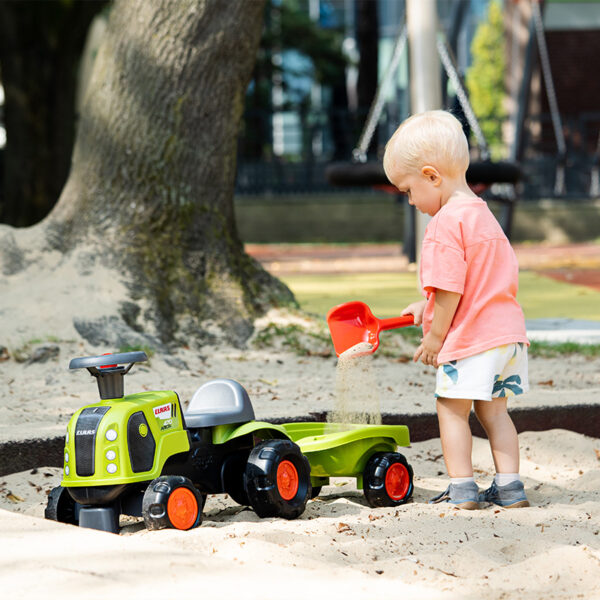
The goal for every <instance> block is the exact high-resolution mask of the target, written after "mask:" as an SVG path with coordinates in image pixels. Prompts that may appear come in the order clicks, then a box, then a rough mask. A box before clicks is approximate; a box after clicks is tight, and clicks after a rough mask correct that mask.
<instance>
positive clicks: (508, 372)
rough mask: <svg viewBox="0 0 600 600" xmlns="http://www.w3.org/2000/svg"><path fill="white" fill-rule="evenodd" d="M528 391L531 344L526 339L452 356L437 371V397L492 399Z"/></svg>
mask: <svg viewBox="0 0 600 600" xmlns="http://www.w3.org/2000/svg"><path fill="white" fill-rule="evenodd" d="M527 391H529V377H528V375H527V345H526V344H523V343H516V344H506V345H505V346H498V347H497V348H492V349H490V350H486V351H485V352H482V353H481V354H474V355H473V356H468V357H467V358H462V359H459V360H452V361H450V362H447V363H444V364H442V365H440V366H439V367H438V369H437V373H436V386H435V397H436V398H438V397H442V398H465V399H468V400H492V399H493V398H506V397H508V396H516V395H518V394H523V393H525V392H527Z"/></svg>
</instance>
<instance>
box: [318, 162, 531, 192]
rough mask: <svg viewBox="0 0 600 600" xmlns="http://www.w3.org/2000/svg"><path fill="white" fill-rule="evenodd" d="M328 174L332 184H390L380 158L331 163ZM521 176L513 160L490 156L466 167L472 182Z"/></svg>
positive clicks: (486, 182)
mask: <svg viewBox="0 0 600 600" xmlns="http://www.w3.org/2000/svg"><path fill="white" fill-rule="evenodd" d="M325 177H326V178H327V181H329V183H331V184H332V185H339V186H345V187H375V186H388V185H390V182H389V180H388V178H387V177H386V175H385V171H384V170H383V165H382V164H381V163H380V162H377V161H369V162H366V163H353V162H351V161H346V162H336V163H332V164H331V165H329V166H328V167H327V169H326V170H325ZM521 178H522V173H521V169H520V168H519V166H518V165H516V164H515V163H511V162H505V161H500V162H492V161H489V160H486V161H481V162H472V163H471V164H470V165H469V168H468V170H467V183H469V184H470V185H477V184H479V185H491V184H492V183H509V184H512V185H514V184H516V183H518V182H519V181H520V180H521Z"/></svg>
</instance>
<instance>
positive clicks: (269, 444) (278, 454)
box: [244, 440, 312, 519]
mask: <svg viewBox="0 0 600 600" xmlns="http://www.w3.org/2000/svg"><path fill="white" fill-rule="evenodd" d="M278 472H279V477H278ZM244 482H245V487H246V490H247V492H248V498H249V500H250V506H252V508H253V509H254V512H256V514H257V515H258V516H259V517H262V518H264V517H282V518H284V519H295V518H296V517H299V516H300V515H301V514H302V513H303V512H304V509H305V508H306V503H307V502H308V499H309V498H310V494H311V491H312V488H311V485H310V464H309V462H308V459H307V458H306V456H304V454H302V452H301V451H300V448H299V447H298V446H297V445H296V444H294V442H291V441H290V440H268V441H266V442H261V443H260V444H258V445H257V446H255V447H254V448H253V450H252V452H250V456H249V457H248V463H247V465H246V473H245V474H244ZM288 484H289V485H288Z"/></svg>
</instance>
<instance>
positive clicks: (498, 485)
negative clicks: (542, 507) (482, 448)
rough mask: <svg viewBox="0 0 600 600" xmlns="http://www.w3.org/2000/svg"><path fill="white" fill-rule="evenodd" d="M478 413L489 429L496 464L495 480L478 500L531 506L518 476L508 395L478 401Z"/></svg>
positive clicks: (506, 505) (517, 451)
mask: <svg viewBox="0 0 600 600" xmlns="http://www.w3.org/2000/svg"><path fill="white" fill-rule="evenodd" d="M475 414H476V415H477V418H478V419H479V422H480V423H481V425H482V426H483V428H484V429H485V431H486V433H487V436H488V439H489V441H490V446H491V449H492V456H493V458H494V465H495V466H496V476H495V477H494V481H493V482H492V485H491V486H490V487H489V488H488V489H487V490H485V491H484V492H482V493H481V494H479V501H480V502H490V503H493V504H498V505H499V506H503V507H505V508H520V507H525V506H529V501H528V500H527V496H526V495H525V488H524V486H523V482H522V481H521V478H520V477H519V438H518V436H517V430H516V429H515V426H514V423H513V422H512V419H511V418H510V416H509V414H508V411H507V410H506V398H494V399H493V400H491V401H485V400H477V401H475Z"/></svg>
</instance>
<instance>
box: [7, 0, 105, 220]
mask: <svg viewBox="0 0 600 600" xmlns="http://www.w3.org/2000/svg"><path fill="white" fill-rule="evenodd" d="M104 4H105V1H104V0H100V1H97V0H94V1H88V2H61V1H57V0H50V1H48V0H45V1H39V0H36V1H30V2H22V1H15V0H3V1H2V2H0V64H1V66H2V83H3V86H4V91H5V96H6V97H5V104H4V112H5V114H4V124H5V127H6V132H7V145H6V149H5V152H4V157H5V163H6V164H5V176H4V184H3V190H2V202H1V203H0V220H1V221H2V222H4V223H9V224H10V225H16V226H20V227H23V226H27V225H33V224H34V223H37V222H38V221H39V220H40V219H42V218H44V217H45V216H46V215H47V214H48V213H49V212H50V210H51V209H52V207H53V206H54V204H55V202H56V199H57V198H58V196H59V194H60V191H61V190H62V188H63V186H64V184H65V181H66V180H67V176H68V174H69V167H70V164H71V153H72V151H73V139H74V137H75V86H76V83H77V65H78V63H79V58H80V55H81V50H82V48H83V43H84V41H85V36H86V33H87V30H88V27H89V24H90V22H91V20H92V19H93V17H94V15H95V14H96V13H97V12H98V11H99V10H100V9H101V8H102V6H103V5H104Z"/></svg>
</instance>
